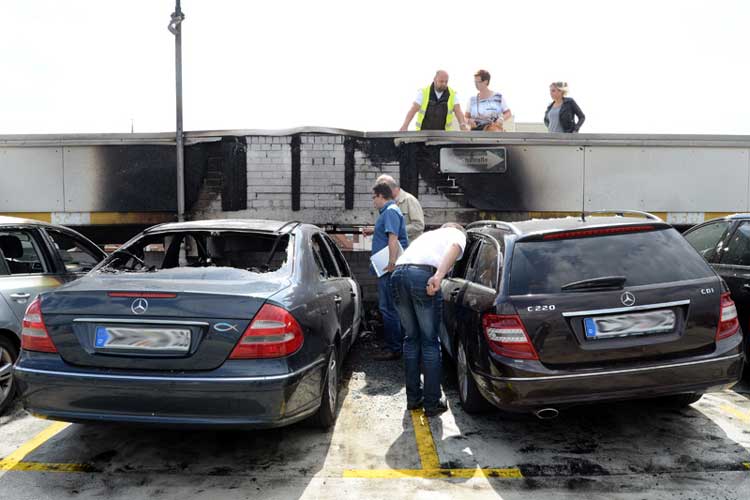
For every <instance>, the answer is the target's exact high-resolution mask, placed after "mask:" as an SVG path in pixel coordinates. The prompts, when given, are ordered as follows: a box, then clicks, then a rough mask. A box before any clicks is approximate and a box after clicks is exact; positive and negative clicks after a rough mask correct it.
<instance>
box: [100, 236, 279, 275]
mask: <svg viewBox="0 0 750 500" xmlns="http://www.w3.org/2000/svg"><path fill="white" fill-rule="evenodd" d="M289 242H290V236H289V235H287V234H283V235H273V234H263V233H252V232H232V231H190V232H175V233H160V234H153V235H146V236H144V237H142V238H140V239H139V240H137V241H135V242H134V243H132V244H130V245H128V246H126V247H123V248H121V249H119V250H116V251H115V252H114V253H113V254H112V257H111V259H110V261H109V262H108V263H107V264H106V265H105V267H104V269H103V270H105V269H106V270H111V271H131V272H132V271H141V272H148V271H158V270H161V269H174V268H203V267H230V268H235V269H242V270H246V271H250V272H253V273H268V272H274V271H278V270H280V269H282V268H283V267H284V266H285V265H286V264H287V263H288V262H289V260H290V258H289V252H290V245H289Z"/></svg>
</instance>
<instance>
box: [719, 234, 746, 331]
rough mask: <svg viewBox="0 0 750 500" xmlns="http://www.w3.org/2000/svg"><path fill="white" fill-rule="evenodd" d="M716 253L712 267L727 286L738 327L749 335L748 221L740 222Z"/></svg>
mask: <svg viewBox="0 0 750 500" xmlns="http://www.w3.org/2000/svg"><path fill="white" fill-rule="evenodd" d="M718 253H720V254H721V255H720V256H719V257H717V260H718V262H717V263H715V264H713V267H714V269H715V270H716V272H718V273H719V276H721V277H722V278H723V279H724V281H726V283H727V286H729V291H730V292H731V294H732V299H733V300H734V303H735V305H736V307H737V314H738V316H739V319H740V325H741V326H742V330H743V331H744V332H745V334H746V335H747V334H749V333H750V324H749V322H750V221H741V222H740V223H739V224H738V225H737V227H736V228H735V229H734V231H733V232H732V233H731V235H730V237H729V238H728V239H727V240H726V244H725V245H724V246H723V247H722V248H721V249H720V251H719V252H718Z"/></svg>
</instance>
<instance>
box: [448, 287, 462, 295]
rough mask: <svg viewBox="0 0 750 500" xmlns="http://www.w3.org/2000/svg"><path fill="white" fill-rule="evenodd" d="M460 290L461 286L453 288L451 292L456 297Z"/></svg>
mask: <svg viewBox="0 0 750 500" xmlns="http://www.w3.org/2000/svg"><path fill="white" fill-rule="evenodd" d="M460 291H461V289H460V288H454V289H453V290H451V293H450V295H451V297H455V296H456V295H458V292H460Z"/></svg>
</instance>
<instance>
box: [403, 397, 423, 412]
mask: <svg viewBox="0 0 750 500" xmlns="http://www.w3.org/2000/svg"><path fill="white" fill-rule="evenodd" d="M422 403H423V400H421V399H420V400H419V401H417V402H416V403H406V409H407V410H418V409H420V408H422Z"/></svg>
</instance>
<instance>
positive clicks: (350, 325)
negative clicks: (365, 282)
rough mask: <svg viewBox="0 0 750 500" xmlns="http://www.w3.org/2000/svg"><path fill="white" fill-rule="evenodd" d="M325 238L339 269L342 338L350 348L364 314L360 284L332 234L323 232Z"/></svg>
mask: <svg viewBox="0 0 750 500" xmlns="http://www.w3.org/2000/svg"><path fill="white" fill-rule="evenodd" d="M323 239H324V240H325V241H326V243H327V244H328V249H329V250H330V251H331V254H332V255H333V258H334V260H335V261H336V266H337V267H338V269H339V282H340V296H341V329H342V334H341V335H342V340H343V341H345V345H344V347H345V348H346V349H347V350H348V349H349V347H351V344H353V343H354V341H355V340H356V335H357V334H358V332H359V320H360V316H361V314H362V309H361V306H360V297H361V294H360V292H359V285H358V284H357V282H356V281H354V279H353V278H352V272H351V269H350V268H349V263H348V262H346V258H345V257H344V254H342V253H341V250H340V249H339V247H338V245H336V243H335V242H334V241H333V240H332V239H331V237H330V236H328V235H327V234H324V233H323Z"/></svg>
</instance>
